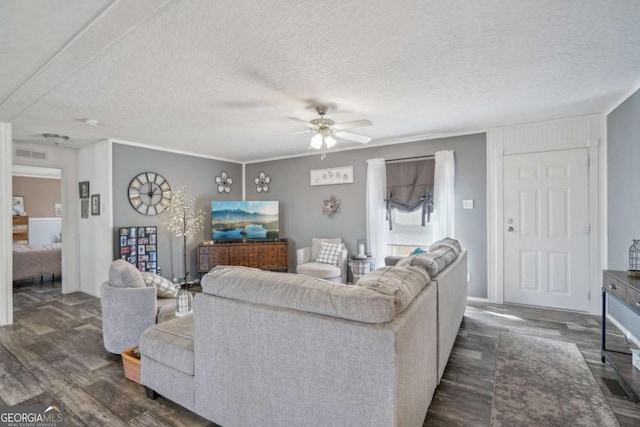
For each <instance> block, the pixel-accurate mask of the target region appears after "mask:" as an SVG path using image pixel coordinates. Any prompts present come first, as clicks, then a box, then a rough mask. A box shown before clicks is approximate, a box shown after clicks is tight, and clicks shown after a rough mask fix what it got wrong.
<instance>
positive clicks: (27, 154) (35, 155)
mask: <svg viewBox="0 0 640 427" xmlns="http://www.w3.org/2000/svg"><path fill="white" fill-rule="evenodd" d="M16 157H18V158H22V159H35V160H47V153H46V152H45V151H34V150H22V149H20V148H16Z"/></svg>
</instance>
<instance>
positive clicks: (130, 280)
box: [109, 259, 146, 288]
mask: <svg viewBox="0 0 640 427" xmlns="http://www.w3.org/2000/svg"><path fill="white" fill-rule="evenodd" d="M109 284H110V285H111V286H114V287H116V288H144V287H145V286H146V285H145V283H144V280H143V279H142V274H140V272H139V271H138V269H136V268H135V267H134V266H133V265H132V264H129V263H128V262H127V261H125V260H122V259H117V260H115V261H113V262H112V263H111V265H110V266H109Z"/></svg>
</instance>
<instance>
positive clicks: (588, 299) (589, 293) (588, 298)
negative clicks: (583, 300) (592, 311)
mask: <svg viewBox="0 0 640 427" xmlns="http://www.w3.org/2000/svg"><path fill="white" fill-rule="evenodd" d="M587 301H591V291H587Z"/></svg>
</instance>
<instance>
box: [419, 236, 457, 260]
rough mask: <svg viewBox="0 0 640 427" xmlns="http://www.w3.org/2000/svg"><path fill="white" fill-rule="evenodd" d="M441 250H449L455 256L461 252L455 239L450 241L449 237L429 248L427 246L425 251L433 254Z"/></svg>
mask: <svg viewBox="0 0 640 427" xmlns="http://www.w3.org/2000/svg"><path fill="white" fill-rule="evenodd" d="M441 248H450V249H451V250H452V251H453V252H454V253H455V254H456V256H458V255H460V252H461V251H462V247H461V246H460V242H458V241H457V240H456V239H452V238H451V237H445V238H444V239H441V240H438V241H437V242H433V243H432V244H431V246H429V249H427V251H428V252H433V251H435V250H437V249H441ZM411 255H415V254H411Z"/></svg>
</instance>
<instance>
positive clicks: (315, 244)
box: [311, 237, 342, 260]
mask: <svg viewBox="0 0 640 427" xmlns="http://www.w3.org/2000/svg"><path fill="white" fill-rule="evenodd" d="M322 242H327V243H333V244H339V243H342V239H341V238H340V237H336V238H332V239H325V238H322V237H314V238H313V239H311V259H313V260H316V259H318V253H319V252H320V246H322Z"/></svg>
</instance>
